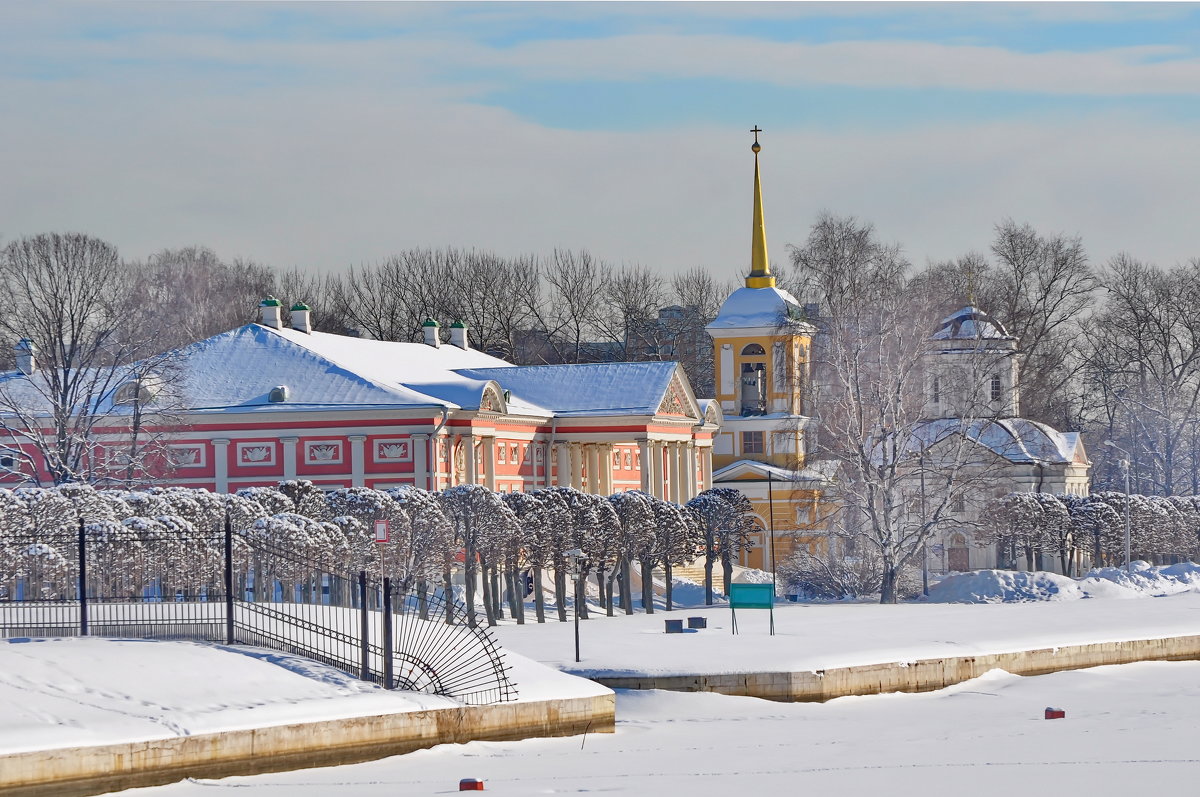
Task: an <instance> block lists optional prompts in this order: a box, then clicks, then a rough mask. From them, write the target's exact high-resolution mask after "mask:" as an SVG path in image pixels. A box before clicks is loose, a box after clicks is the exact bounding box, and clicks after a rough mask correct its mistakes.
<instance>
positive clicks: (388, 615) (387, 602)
mask: <svg viewBox="0 0 1200 797" xmlns="http://www.w3.org/2000/svg"><path fill="white" fill-rule="evenodd" d="M383 688H384V689H391V688H392V580H391V579H390V578H385V579H384V580H383Z"/></svg>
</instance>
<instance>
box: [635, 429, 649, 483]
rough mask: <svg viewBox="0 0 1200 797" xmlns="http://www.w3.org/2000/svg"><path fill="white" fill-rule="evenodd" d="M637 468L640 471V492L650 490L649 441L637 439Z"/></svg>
mask: <svg viewBox="0 0 1200 797" xmlns="http://www.w3.org/2000/svg"><path fill="white" fill-rule="evenodd" d="M638 470H640V471H641V474H640V475H641V478H642V492H644V493H648V492H650V443H649V441H646V440H638Z"/></svg>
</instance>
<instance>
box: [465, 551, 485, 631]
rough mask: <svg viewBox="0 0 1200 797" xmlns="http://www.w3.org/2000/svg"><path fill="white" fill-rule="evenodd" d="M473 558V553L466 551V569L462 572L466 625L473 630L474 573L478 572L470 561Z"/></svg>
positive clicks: (476, 567)
mask: <svg viewBox="0 0 1200 797" xmlns="http://www.w3.org/2000/svg"><path fill="white" fill-rule="evenodd" d="M474 558H475V555H474V552H473V551H468V552H467V562H466V568H465V569H464V571H463V572H464V574H465V575H466V587H467V625H469V626H471V627H472V628H474V627H475V626H476V620H475V573H476V571H477V570H478V566H477V565H476V563H475V562H474V561H472V560H473V559H474ZM488 611H489V612H490V611H491V610H490V609H489V610H488Z"/></svg>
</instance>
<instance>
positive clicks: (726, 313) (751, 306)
mask: <svg viewBox="0 0 1200 797" xmlns="http://www.w3.org/2000/svg"><path fill="white" fill-rule="evenodd" d="M803 312H804V308H803V307H801V306H800V302H798V301H796V297H795V296H792V295H791V294H790V293H788V292H787V291H785V290H783V289H782V288H738V289H737V290H736V291H734V292H733V293H731V294H729V298H728V299H726V300H725V303H724V304H722V305H721V310H720V312H718V313H717V317H716V318H714V319H713V322H712V323H711V324H709V325H708V326H707V327H705V329H709V330H721V329H745V328H753V327H777V326H779V325H781V324H782V323H783V322H784V321H787V320H798V319H800V318H801V317H802V313H803Z"/></svg>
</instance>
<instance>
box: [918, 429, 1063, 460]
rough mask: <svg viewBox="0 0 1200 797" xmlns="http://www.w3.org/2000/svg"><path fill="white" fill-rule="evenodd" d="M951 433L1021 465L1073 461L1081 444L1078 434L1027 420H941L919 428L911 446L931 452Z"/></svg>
mask: <svg viewBox="0 0 1200 797" xmlns="http://www.w3.org/2000/svg"><path fill="white" fill-rule="evenodd" d="M952 434H965V435H966V436H967V438H968V439H969V440H972V441H974V442H976V443H978V444H979V445H981V446H984V447H985V448H988V449H990V450H991V451H993V452H995V453H996V454H998V455H999V456H1001V457H1004V458H1005V459H1007V460H1008V461H1009V462H1019V463H1053V464H1063V463H1070V462H1074V461H1075V454H1076V451H1077V447H1078V444H1079V436H1078V435H1064V434H1063V433H1061V432H1059V431H1057V430H1055V429H1053V428H1051V427H1049V426H1047V425H1046V424H1044V423H1038V422H1036V421H1031V420H1028V419H1027V418H998V419H975V420H964V419H961V418H938V419H936V420H931V421H925V422H923V423H921V424H919V425H917V426H916V427H915V428H914V430H913V434H912V437H911V438H910V441H909V445H910V446H911V448H912V450H913V451H918V450H921V449H928V448H930V447H932V446H934V445H936V444H937V443H939V442H940V441H942V440H943V439H945V438H946V437H948V436H949V435H952Z"/></svg>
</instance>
